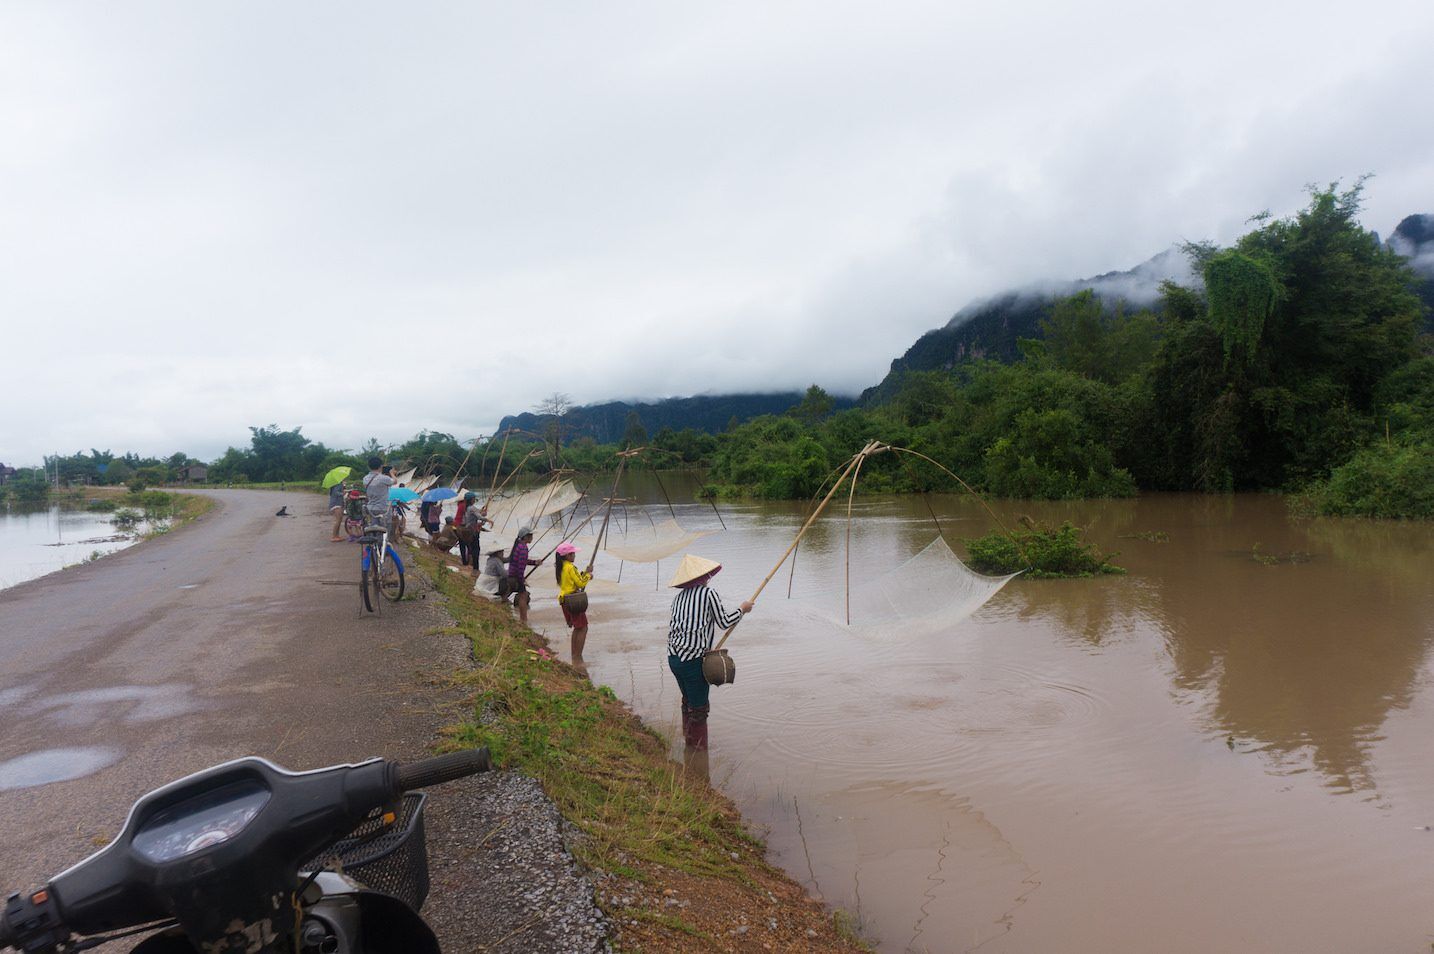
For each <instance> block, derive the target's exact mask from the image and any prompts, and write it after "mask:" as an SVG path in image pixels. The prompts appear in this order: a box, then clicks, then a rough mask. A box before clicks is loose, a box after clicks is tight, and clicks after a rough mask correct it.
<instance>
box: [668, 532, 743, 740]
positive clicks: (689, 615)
mask: <svg viewBox="0 0 1434 954" xmlns="http://www.w3.org/2000/svg"><path fill="white" fill-rule="evenodd" d="M721 569H722V564H720V563H716V562H713V561H712V560H707V559H704V558H703V557H699V556H693V555H692V554H690V553H689V554H686V555H684V556H683V557H682V562H681V563H680V564H678V567H677V573H676V574H674V575H673V577H672V582H670V583H668V584H667V585H668V586H672V587H676V588H677V591H678V592H677V596H676V597H674V598H673V600H672V622H671V624H670V625H669V626H668V630H667V668H669V669H671V670H672V675H673V677H675V678H676V679H677V688H678V690H679V691H681V693H682V738H683V740H684V741H685V742H686V743H687V747H688V748H690V749H700V750H705V749H706V748H707V716H708V714H709V713H710V712H711V711H712V706H711V704H710V703H709V701H708V690H710V689H711V687H710V686H709V685H707V680H706V679H704V678H703V676H702V654H703V653H705V652H707V651H708V650H709V649H711V648H712V637H713V634H714V631H715V630H716V627H718V626H721V627H722V628H723V629H726V628H728V627H729V626H735V625H737V621H738V620H740V619H741V618H742V617H743V616H744V615H745V614H747V613H750V612H752V603H751V601H750V600H749V601H747V602H744V603H742V605H741V606H739V607H737V609H735V610H733V611H732V612H730V613H729V612H727V610H726V609H725V608H724V607H723V606H722V597H720V596H718V595H717V591H716V590H714V589H712V588H711V587H709V586H708V585H707V582H708V581H709V580H711V579H712V577H714V576H716V575H717V574H718V572H720V571H721Z"/></svg>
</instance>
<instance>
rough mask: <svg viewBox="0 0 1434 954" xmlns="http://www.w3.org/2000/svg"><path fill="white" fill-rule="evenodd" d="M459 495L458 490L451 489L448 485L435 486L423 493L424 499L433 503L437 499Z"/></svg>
mask: <svg viewBox="0 0 1434 954" xmlns="http://www.w3.org/2000/svg"><path fill="white" fill-rule="evenodd" d="M457 496H458V491H456V490H449V489H448V488H447V487H434V488H433V489H432V490H430V491H429V492H428V493H426V494H424V495H423V500H424V502H425V503H432V502H433V501H435V500H452V499H453V498H454V497H457Z"/></svg>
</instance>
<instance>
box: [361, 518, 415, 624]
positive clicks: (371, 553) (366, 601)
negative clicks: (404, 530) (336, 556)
mask: <svg viewBox="0 0 1434 954" xmlns="http://www.w3.org/2000/svg"><path fill="white" fill-rule="evenodd" d="M386 523H387V525H386V526H385V525H384V524H381V523H375V524H372V525H370V526H367V527H364V528H363V536H362V537H360V538H359V542H360V543H361V544H363V550H362V551H361V555H360V558H359V596H360V599H361V601H362V604H363V609H364V610H367V611H368V612H370V613H377V612H379V606H380V605H381V604H380V602H379V598H380V597H382V598H383V599H386V600H388V601H389V602H390V603H397V602H398V601H399V600H401V599H403V590H404V575H403V558H402V557H400V556H399V555H398V551H397V550H395V549H394V548H393V546H392V545H391V544H390V543H389V542H388V541H389V537H390V534H391V533H395V531H396V530H397V516H396V515H395V514H394V513H393V511H392V510H390V511H389V514H388V519H387V521H386ZM394 539H397V537H396V536H395V537H394Z"/></svg>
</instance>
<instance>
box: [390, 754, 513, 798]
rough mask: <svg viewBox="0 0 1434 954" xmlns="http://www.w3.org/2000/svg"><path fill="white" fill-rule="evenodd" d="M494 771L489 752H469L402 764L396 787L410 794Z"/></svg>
mask: <svg viewBox="0 0 1434 954" xmlns="http://www.w3.org/2000/svg"><path fill="white" fill-rule="evenodd" d="M492 767H493V762H492V759H490V758H489V757H488V750H487V749H467V750H464V751H462V752H450V753H448V754H447V755H439V756H437V757H435V758H431V759H423V760H422V761H419V762H410V763H408V764H403V763H399V764H398V765H397V766H396V771H395V773H394V784H395V787H396V788H398V790H399V791H400V792H408V791H412V790H413V789H415V788H423V787H424V786H427V785H441V784H443V783H444V782H452V781H454V780H456V779H460V778H466V777H467V776H469V775H477V774H478V773H479V772H486V771H488V770H489V769H491V768H492Z"/></svg>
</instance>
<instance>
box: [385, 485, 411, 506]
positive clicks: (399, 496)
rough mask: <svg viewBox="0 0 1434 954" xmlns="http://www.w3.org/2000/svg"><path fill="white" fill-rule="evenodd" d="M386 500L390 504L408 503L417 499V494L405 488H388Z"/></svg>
mask: <svg viewBox="0 0 1434 954" xmlns="http://www.w3.org/2000/svg"><path fill="white" fill-rule="evenodd" d="M388 499H389V502H390V503H410V502H412V501H414V500H417V499H418V494H416V493H414V492H413V491H411V490H409V489H408V488H407V487H390V488H389V491H388Z"/></svg>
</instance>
